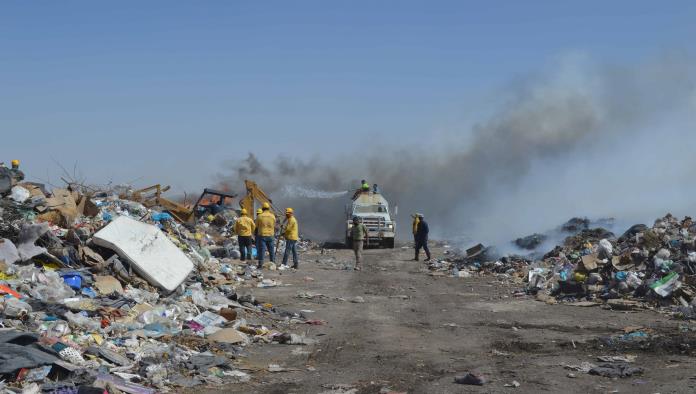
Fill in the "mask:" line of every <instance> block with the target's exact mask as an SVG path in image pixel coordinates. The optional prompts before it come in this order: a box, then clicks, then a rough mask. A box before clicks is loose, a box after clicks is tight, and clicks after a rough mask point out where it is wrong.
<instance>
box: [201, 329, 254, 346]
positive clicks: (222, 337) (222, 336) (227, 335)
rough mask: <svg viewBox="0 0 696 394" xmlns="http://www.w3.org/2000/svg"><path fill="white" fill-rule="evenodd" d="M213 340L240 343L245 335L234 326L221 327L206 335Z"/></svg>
mask: <svg viewBox="0 0 696 394" xmlns="http://www.w3.org/2000/svg"><path fill="white" fill-rule="evenodd" d="M208 338H209V339H212V340H213V341H215V342H223V343H242V342H244V341H245V339H246V338H245V336H244V334H242V333H241V332H239V331H237V330H235V329H234V328H223V329H221V330H218V331H216V332H215V333H213V334H212V335H210V336H208Z"/></svg>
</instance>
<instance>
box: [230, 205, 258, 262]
mask: <svg viewBox="0 0 696 394" xmlns="http://www.w3.org/2000/svg"><path fill="white" fill-rule="evenodd" d="M241 215H242V216H240V217H239V218H238V219H237V221H236V222H235V223H234V232H235V233H237V240H238V241H239V254H240V255H241V256H240V260H242V261H246V257H247V256H249V260H251V259H252V258H253V257H252V254H251V235H252V234H254V231H256V223H254V220H253V219H252V218H250V217H249V216H247V210H246V209H244V208H242V211H241Z"/></svg>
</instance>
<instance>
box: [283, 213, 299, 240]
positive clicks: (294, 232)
mask: <svg viewBox="0 0 696 394" xmlns="http://www.w3.org/2000/svg"><path fill="white" fill-rule="evenodd" d="M283 236H284V237H285V239H287V240H288V241H297V240H298V239H299V238H300V236H299V230H298V228H297V219H295V216H290V218H289V219H288V222H287V223H286V224H285V230H284V231H283Z"/></svg>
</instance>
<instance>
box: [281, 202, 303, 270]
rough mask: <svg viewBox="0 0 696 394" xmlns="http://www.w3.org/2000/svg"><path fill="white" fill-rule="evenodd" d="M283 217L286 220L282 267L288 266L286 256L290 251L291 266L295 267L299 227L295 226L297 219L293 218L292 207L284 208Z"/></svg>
mask: <svg viewBox="0 0 696 394" xmlns="http://www.w3.org/2000/svg"><path fill="white" fill-rule="evenodd" d="M285 217H286V218H287V222H286V223H285V228H284V229H283V238H285V253H283V265H282V267H284V268H287V267H288V257H290V256H289V255H290V252H292V262H293V265H292V268H294V269H297V240H298V239H299V238H300V237H299V229H298V227H297V219H296V218H295V211H293V209H292V208H287V209H285Z"/></svg>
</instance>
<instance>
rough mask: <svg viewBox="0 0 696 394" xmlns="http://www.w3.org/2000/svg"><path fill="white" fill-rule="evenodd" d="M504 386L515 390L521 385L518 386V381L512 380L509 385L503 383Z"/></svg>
mask: <svg viewBox="0 0 696 394" xmlns="http://www.w3.org/2000/svg"><path fill="white" fill-rule="evenodd" d="M504 386H505V387H514V388H517V387H520V386H521V385H520V382H518V381H516V380H513V381H512V382H510V383H505V384H504Z"/></svg>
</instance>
